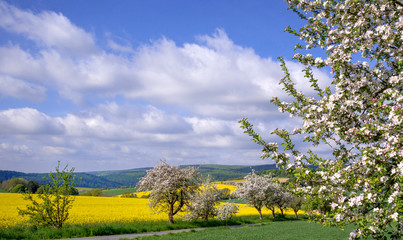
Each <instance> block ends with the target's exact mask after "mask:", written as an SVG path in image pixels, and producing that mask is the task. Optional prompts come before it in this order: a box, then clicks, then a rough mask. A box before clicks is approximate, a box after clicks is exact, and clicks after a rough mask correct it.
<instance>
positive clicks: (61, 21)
mask: <svg viewBox="0 0 403 240" xmlns="http://www.w3.org/2000/svg"><path fill="white" fill-rule="evenodd" d="M0 26H1V27H3V28H4V29H6V30H7V31H10V32H15V33H18V34H22V35H24V36H26V37H27V38H28V39H30V40H33V41H35V42H37V43H39V44H43V45H45V46H47V47H55V48H57V49H59V50H60V51H62V52H63V53H65V54H80V55H81V54H83V53H90V52H94V50H95V44H94V39H93V37H92V35H91V34H89V33H87V32H85V31H84V30H83V29H81V28H79V27H77V26H75V25H74V24H72V23H71V22H70V20H69V19H67V18H66V17H65V16H63V14H61V13H55V12H47V11H44V12H41V13H39V14H35V13H33V12H31V11H24V10H21V9H18V8H16V7H14V6H12V5H9V4H7V3H6V2H0Z"/></svg>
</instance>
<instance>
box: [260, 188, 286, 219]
mask: <svg viewBox="0 0 403 240" xmlns="http://www.w3.org/2000/svg"><path fill="white" fill-rule="evenodd" d="M286 196H288V195H286V194H285V192H284V190H283V189H282V188H281V186H280V184H278V183H271V184H270V186H269V194H267V198H266V201H265V203H264V204H265V207H266V208H267V209H269V210H270V211H271V215H272V217H273V219H274V218H275V217H276V207H278V208H279V209H280V210H281V214H282V215H283V209H284V208H285V206H286V204H287V203H288V199H287V198H286Z"/></svg>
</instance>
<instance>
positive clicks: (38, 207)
mask: <svg viewBox="0 0 403 240" xmlns="http://www.w3.org/2000/svg"><path fill="white" fill-rule="evenodd" d="M67 167H68V166H67V165H66V166H65V167H64V168H63V169H62V170H60V162H58V164H57V167H56V173H52V172H51V173H50V174H49V177H50V179H47V178H46V177H45V179H47V180H49V184H47V185H46V186H45V187H44V192H43V193H42V194H39V195H38V198H39V201H38V200H37V199H36V198H35V197H34V196H33V195H32V194H31V193H27V194H26V195H25V196H24V199H25V200H28V201H30V202H31V204H29V205H27V207H26V209H18V213H19V214H20V215H22V216H25V215H27V216H29V218H30V221H31V222H33V223H34V224H37V225H50V226H52V227H54V228H57V229H60V228H61V227H62V226H63V223H64V222H65V221H66V220H67V219H68V217H69V211H70V209H71V207H72V206H73V202H74V197H73V196H72V195H71V193H72V192H74V187H75V186H76V184H77V183H75V175H74V174H73V172H74V168H71V169H70V170H68V169H67Z"/></svg>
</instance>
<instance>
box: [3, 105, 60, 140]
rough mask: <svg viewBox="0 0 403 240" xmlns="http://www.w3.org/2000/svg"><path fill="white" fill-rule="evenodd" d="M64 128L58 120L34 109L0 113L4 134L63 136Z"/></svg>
mask: <svg viewBox="0 0 403 240" xmlns="http://www.w3.org/2000/svg"><path fill="white" fill-rule="evenodd" d="M64 130H65V129H64V126H63V125H62V124H61V123H60V122H59V121H57V120H55V119H52V118H50V117H49V116H47V115H46V114H44V113H41V112H39V111H38V110H36V109H32V108H21V109H9V110H5V111H1V112H0V132H1V133H2V134H13V135H18V134H55V135H57V134H62V133H63V132H64Z"/></svg>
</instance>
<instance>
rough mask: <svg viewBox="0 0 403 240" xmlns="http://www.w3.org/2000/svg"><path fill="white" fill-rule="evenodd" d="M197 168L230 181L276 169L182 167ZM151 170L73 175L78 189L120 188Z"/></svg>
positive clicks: (36, 176) (0, 173)
mask: <svg viewBox="0 0 403 240" xmlns="http://www.w3.org/2000/svg"><path fill="white" fill-rule="evenodd" d="M189 166H192V167H197V168H198V170H199V172H200V173H201V174H202V175H205V176H206V175H210V176H212V177H213V178H214V179H215V180H230V179H237V178H242V177H243V176H245V175H246V174H248V173H250V172H252V169H254V170H255V171H256V172H260V171H265V170H270V169H276V165H275V164H266V165H256V166H239V165H215V164H210V165H184V166H181V167H182V168H184V167H189ZM148 169H151V168H135V169H128V170H111V171H94V172H77V173H75V175H76V177H77V178H81V181H80V182H79V184H78V187H89V188H102V189H108V188H120V187H130V186H132V187H133V186H135V185H136V184H137V182H138V180H139V179H140V178H141V177H143V176H145V174H146V171H147V170H148ZM46 176H48V174H47V173H23V172H16V171H4V170H0V180H1V181H4V180H8V179H11V178H24V179H26V180H28V181H29V180H33V181H37V182H40V183H46V182H47V181H46V180H45V179H43V178H44V177H46Z"/></svg>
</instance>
